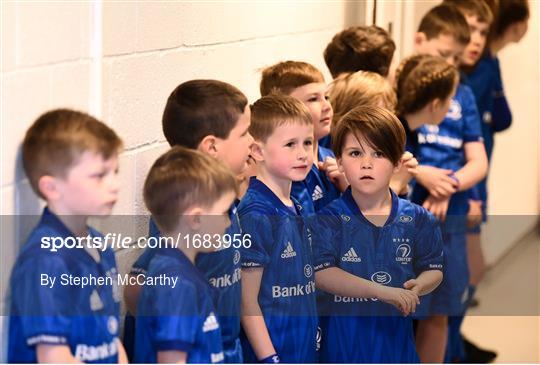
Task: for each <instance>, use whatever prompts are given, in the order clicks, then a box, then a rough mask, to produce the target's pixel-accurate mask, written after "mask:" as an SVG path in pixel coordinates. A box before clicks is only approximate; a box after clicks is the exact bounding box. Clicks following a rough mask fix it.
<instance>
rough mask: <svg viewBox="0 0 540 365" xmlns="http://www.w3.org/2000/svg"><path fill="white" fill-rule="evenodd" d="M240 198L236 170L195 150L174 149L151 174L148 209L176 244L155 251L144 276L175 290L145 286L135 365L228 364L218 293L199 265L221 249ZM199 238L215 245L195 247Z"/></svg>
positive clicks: (146, 197) (163, 235)
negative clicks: (215, 300)
mask: <svg viewBox="0 0 540 365" xmlns="http://www.w3.org/2000/svg"><path fill="white" fill-rule="evenodd" d="M236 192H237V186H236V177H235V176H234V175H233V173H232V172H231V170H230V169H229V168H228V167H227V166H225V165H223V164H222V163H219V162H218V161H216V160H215V159H213V158H211V157H210V156H208V155H204V154H202V153H200V152H197V151H195V150H190V149H186V148H183V147H178V146H177V147H173V148H172V149H171V150H170V151H169V152H167V153H165V154H164V155H162V156H161V157H160V158H158V159H157V161H156V162H155V163H154V165H153V166H152V168H151V169H150V172H149V173H148V176H147V178H146V181H145V184H144V201H145V203H146V206H147V207H148V210H149V211H150V213H152V216H153V217H154V220H155V222H156V224H157V226H158V227H159V230H160V232H161V238H165V239H167V238H170V239H171V240H170V243H168V244H166V245H165V246H162V247H159V248H156V249H154V256H153V258H152V260H151V261H150V263H149V265H148V269H147V272H146V275H147V276H148V277H160V276H166V277H168V278H169V279H170V282H172V283H173V284H172V285H170V284H169V285H147V286H145V287H144V288H143V289H142V291H141V293H140V299H139V303H138V308H137V327H136V339H135V345H136V347H135V356H134V360H135V361H136V362H141V363H155V362H159V363H179V362H184V363H186V362H187V363H220V362H223V360H224V354H223V350H222V339H221V330H220V324H219V322H218V320H217V318H216V314H215V311H216V310H215V307H214V303H213V300H212V296H213V289H212V287H211V286H210V284H209V283H208V280H207V279H206V278H205V277H204V275H203V273H202V272H200V271H199V269H197V267H196V266H195V260H196V258H197V256H198V255H199V254H200V253H203V252H212V251H213V250H214V249H215V247H218V246H219V245H221V244H222V240H223V238H224V235H223V233H224V232H225V229H226V228H227V226H228V225H229V224H230V221H229V216H228V210H229V207H230V206H231V204H232V203H233V201H234V199H235V197H236ZM197 235H199V236H201V237H205V236H206V237H210V238H208V241H209V244H204V245H202V244H197V242H196V241H195V239H194V238H192V237H195V236H197ZM180 236H181V237H182V239H181V240H180V241H178V238H177V237H180ZM175 239H176V240H177V241H176V242H175V243H172V242H174V240H175ZM210 241H211V242H210ZM162 242H165V241H162Z"/></svg>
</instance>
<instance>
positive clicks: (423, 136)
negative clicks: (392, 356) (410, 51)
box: [412, 4, 487, 362]
mask: <svg viewBox="0 0 540 365" xmlns="http://www.w3.org/2000/svg"><path fill="white" fill-rule="evenodd" d="M469 40H470V32H469V26H468V24H467V22H466V20H465V18H464V17H463V15H462V14H461V13H460V11H459V10H458V9H457V8H456V7H454V6H451V5H448V4H443V5H439V6H436V7H434V8H433V9H431V10H430V11H429V12H428V13H427V14H426V15H425V16H424V18H423V19H422V21H421V23H420V26H419V29H418V32H417V34H416V36H415V49H416V51H417V53H421V54H431V55H435V56H441V57H443V58H445V59H446V60H447V62H448V63H450V64H452V65H456V64H457V63H458V62H459V60H460V57H461V53H462V52H463V50H464V49H465V47H466V46H467V44H468V43H469ZM417 135H418V144H419V147H418V151H419V153H418V160H419V162H420V167H419V170H418V175H417V178H416V181H417V184H416V185H415V187H414V190H413V195H412V201H413V202H416V203H418V204H423V206H424V207H425V208H427V209H428V210H429V211H430V212H432V213H433V214H434V215H435V216H436V217H438V218H439V219H440V220H441V221H445V222H444V226H443V240H444V253H445V260H446V261H445V277H446V278H448V280H444V281H443V283H442V284H441V286H440V287H439V288H438V289H437V291H435V292H434V294H433V296H432V303H431V314H432V315H431V316H430V317H429V318H428V319H426V320H422V321H420V322H419V325H418V331H417V348H418V352H419V355H420V359H421V360H422V361H423V362H442V361H443V358H444V352H445V348H446V343H447V328H448V322H447V316H448V315H458V314H459V313H461V312H462V311H463V307H464V299H465V298H466V297H467V288H468V276H469V271H468V267H467V253H466V242H465V237H466V221H465V217H466V215H467V212H468V209H469V204H468V194H467V190H468V189H470V188H471V187H472V186H474V185H475V184H476V183H477V182H478V181H480V180H481V179H482V178H483V177H484V176H485V174H486V172H487V158H486V155H485V150H484V146H483V143H482V137H481V132H480V120H479V116H478V111H477V110H476V105H475V100H474V95H473V94H472V91H471V90H470V88H469V87H467V86H465V85H463V84H460V85H459V86H458V89H457V91H456V95H455V97H454V99H453V101H452V103H451V106H450V111H449V112H448V114H447V116H446V118H445V120H444V121H443V122H442V123H441V124H440V125H439V126H422V127H420V128H419V129H418V130H417Z"/></svg>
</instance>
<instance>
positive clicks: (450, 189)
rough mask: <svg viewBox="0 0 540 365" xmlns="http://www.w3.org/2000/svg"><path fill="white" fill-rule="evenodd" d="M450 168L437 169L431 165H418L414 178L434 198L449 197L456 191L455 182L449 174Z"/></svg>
mask: <svg viewBox="0 0 540 365" xmlns="http://www.w3.org/2000/svg"><path fill="white" fill-rule="evenodd" d="M452 173H453V171H452V170H446V169H439V168H437V167H433V166H425V165H424V166H420V167H419V168H418V175H417V176H416V180H418V182H419V183H420V184H422V185H423V186H424V187H425V188H426V189H427V190H428V191H429V193H430V194H431V195H433V197H435V198H444V197H449V196H450V195H452V194H454V193H455V192H456V191H457V188H458V186H457V182H456V180H455V179H452V178H451V177H450V175H451V174H452Z"/></svg>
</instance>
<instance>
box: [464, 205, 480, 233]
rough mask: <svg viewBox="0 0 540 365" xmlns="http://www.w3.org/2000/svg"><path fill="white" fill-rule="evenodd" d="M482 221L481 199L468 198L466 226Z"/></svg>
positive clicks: (469, 226) (475, 224) (472, 225)
mask: <svg viewBox="0 0 540 365" xmlns="http://www.w3.org/2000/svg"><path fill="white" fill-rule="evenodd" d="M480 223H482V201H481V200H469V212H468V213H467V227H468V228H474V227H476V226H477V225H479V224H480Z"/></svg>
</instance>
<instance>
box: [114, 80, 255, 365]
mask: <svg viewBox="0 0 540 365" xmlns="http://www.w3.org/2000/svg"><path fill="white" fill-rule="evenodd" d="M250 122H251V112H250V108H249V105H248V103H247V99H246V97H245V96H244V94H243V93H242V92H241V91H240V90H238V89H237V88H236V87H234V86H232V85H230V84H227V83H225V82H221V81H217V80H191V81H187V82H184V83H182V84H180V85H179V86H178V87H177V88H176V89H175V90H174V91H173V92H172V93H171V95H170V96H169V98H168V100H167V104H166V106H165V110H164V112H163V132H164V134H165V138H167V141H168V142H169V144H171V146H175V145H178V146H184V147H187V148H192V149H197V150H199V151H200V152H202V153H205V154H207V155H209V156H211V157H213V158H216V159H217V160H220V161H222V162H223V163H225V164H226V165H227V166H229V167H230V168H231V170H232V171H233V173H234V174H235V175H240V174H242V173H243V171H244V170H245V169H246V167H247V160H248V158H249V151H250V146H251V144H252V143H253V138H252V137H251V135H250V134H249V130H248V129H249V126H250ZM236 205H237V202H235V203H234V204H232V205H231V207H230V210H229V214H230V220H231V226H230V227H229V228H228V230H227V234H228V235H230V236H232V237H234V235H237V236H238V235H239V234H241V233H242V230H241V228H240V224H239V221H238V216H237V213H236ZM150 235H151V236H154V237H156V236H159V229H158V228H157V227H156V225H155V223H154V222H153V220H151V221H150ZM153 252H154V250H152V249H146V250H145V251H144V252H143V254H142V255H141V256H140V257H139V259H138V260H137V261H136V262H135V264H134V265H133V268H132V271H131V274H132V275H140V274H145V273H146V270H147V268H148V265H149V262H150V260H151V259H152V256H153ZM239 256H240V251H239V250H238V249H236V248H234V247H233V246H232V245H231V246H229V247H227V248H224V249H222V250H219V251H217V252H212V253H205V254H201V255H199V256H198V257H197V262H196V266H197V268H198V269H200V270H201V271H202V272H203V274H204V275H205V277H206V278H207V279H208V281H209V282H210V284H212V285H213V286H215V287H216V289H217V293H218V295H217V297H216V302H215V306H216V310H217V315H218V317H219V321H220V324H221V332H222V337H223V351H224V355H225V362H227V363H239V362H242V349H241V346H240V340H239V339H238V336H239V333H240V300H241V298H240V296H241V287H240V260H239ZM227 278H231V279H230V280H225V279H227ZM139 290H140V288H139V287H138V286H128V287H126V290H125V291H124V296H125V298H126V304H127V307H128V310H129V312H130V313H133V314H135V313H136V310H137V305H136V303H137V299H138V292H139ZM128 318H129V317H128ZM131 327H133V323H131ZM132 334H133V328H131V329H129V328H128V330H127V331H126V335H125V338H124V341H125V342H126V343H127V342H129V343H131V346H133V345H132V344H133V339H132V338H130V335H132ZM127 347H128V345H127V344H126V348H127ZM130 353H132V351H129V350H128V354H130Z"/></svg>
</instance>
